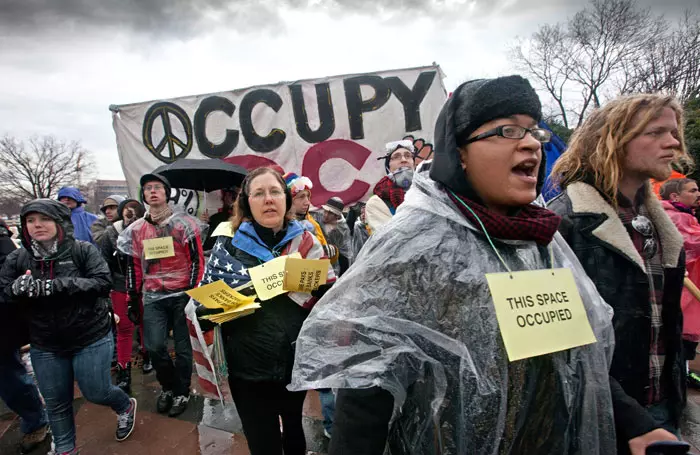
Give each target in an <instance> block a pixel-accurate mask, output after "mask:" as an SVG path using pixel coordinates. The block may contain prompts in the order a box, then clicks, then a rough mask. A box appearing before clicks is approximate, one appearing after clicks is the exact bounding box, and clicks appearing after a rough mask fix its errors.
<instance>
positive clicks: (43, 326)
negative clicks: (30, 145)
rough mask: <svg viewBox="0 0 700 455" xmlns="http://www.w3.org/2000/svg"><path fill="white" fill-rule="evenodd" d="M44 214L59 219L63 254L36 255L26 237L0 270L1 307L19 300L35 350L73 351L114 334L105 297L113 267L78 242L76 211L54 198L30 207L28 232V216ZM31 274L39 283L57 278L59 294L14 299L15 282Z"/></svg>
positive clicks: (93, 249)
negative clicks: (74, 218) (72, 216)
mask: <svg viewBox="0 0 700 455" xmlns="http://www.w3.org/2000/svg"><path fill="white" fill-rule="evenodd" d="M32 212H38V213H42V214H44V215H46V216H49V217H51V218H53V219H54V220H55V221H56V224H57V226H58V231H59V232H58V237H59V239H60V240H59V243H58V251H57V253H56V254H55V255H54V256H53V257H51V258H48V259H44V260H42V259H37V258H35V257H34V255H33V254H32V248H31V243H30V239H29V238H28V237H26V234H25V237H24V238H22V243H23V245H24V248H23V249H19V250H16V251H14V252H12V253H11V254H10V255H9V256H8V257H7V259H6V260H5V264H4V265H3V267H2V270H1V271H0V290H1V292H0V305H3V306H5V305H10V304H11V303H13V301H15V302H16V303H18V304H20V305H21V309H22V312H23V313H24V315H25V316H26V317H27V318H28V319H29V329H30V342H31V343H32V345H33V346H35V347H37V348H39V349H42V350H46V351H50V352H58V353H72V352H75V351H77V350H80V349H82V348H84V347H86V346H88V345H90V344H92V343H94V342H95V341H97V340H99V339H101V338H103V337H104V336H105V335H107V334H108V333H109V331H110V318H109V314H108V309H107V307H106V306H105V305H104V303H102V302H101V301H100V297H104V296H106V295H107V294H108V292H109V290H110V288H111V277H110V273H109V267H108V266H107V263H106V262H105V260H104V259H103V258H102V255H101V254H100V252H99V251H98V249H97V248H96V247H95V246H94V245H92V244H90V243H87V242H82V241H78V240H75V239H74V238H73V224H72V223H71V218H70V215H71V214H70V210H69V209H68V208H67V207H66V206H64V205H63V204H61V203H59V202H58V201H54V200H50V199H38V200H35V201H32V202H29V203H28V204H26V205H25V206H24V207H23V208H22V211H21V213H20V217H21V222H22V232H23V233H26V232H27V230H26V226H25V222H26V216H27V214H29V213H32ZM27 270H31V272H32V276H33V277H34V278H36V279H51V280H53V287H54V294H53V295H51V296H50V297H43V298H33V299H30V298H22V299H17V300H15V299H14V298H13V296H12V283H13V282H14V280H15V279H16V278H18V277H19V276H21V275H23V274H24V273H25V272H26V271H27Z"/></svg>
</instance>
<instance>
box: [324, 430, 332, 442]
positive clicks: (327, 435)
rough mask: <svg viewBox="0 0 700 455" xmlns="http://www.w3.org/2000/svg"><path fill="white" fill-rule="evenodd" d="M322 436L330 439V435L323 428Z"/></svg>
mask: <svg viewBox="0 0 700 455" xmlns="http://www.w3.org/2000/svg"><path fill="white" fill-rule="evenodd" d="M323 436H325V437H327V438H328V439H330V438H331V434H330V433H329V432H328V430H326V429H325V428H324V429H323Z"/></svg>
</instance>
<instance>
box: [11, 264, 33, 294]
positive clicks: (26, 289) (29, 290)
mask: <svg viewBox="0 0 700 455" xmlns="http://www.w3.org/2000/svg"><path fill="white" fill-rule="evenodd" d="M12 295H13V296H15V297H25V296H26V297H35V296H36V282H35V281H34V277H33V276H32V272H31V270H27V271H26V273H25V274H24V275H22V276H21V277H19V278H17V279H16V280H15V281H14V283H12Z"/></svg>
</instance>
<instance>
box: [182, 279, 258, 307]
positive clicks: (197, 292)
mask: <svg viewBox="0 0 700 455" xmlns="http://www.w3.org/2000/svg"><path fill="white" fill-rule="evenodd" d="M187 295H189V296H190V297H192V298H193V299H195V300H196V301H197V302H199V303H201V304H202V305H204V306H205V307H207V308H211V309H215V308H223V309H226V310H227V309H229V308H233V307H239V306H241V305H247V304H249V303H251V302H253V301H254V300H255V296H245V295H243V294H241V293H240V292H236V291H235V290H233V289H231V288H230V287H229V286H228V285H227V284H226V282H224V280H219V281H214V282H213V283H210V284H207V285H204V286H200V287H198V288H194V289H191V290H189V291H187Z"/></svg>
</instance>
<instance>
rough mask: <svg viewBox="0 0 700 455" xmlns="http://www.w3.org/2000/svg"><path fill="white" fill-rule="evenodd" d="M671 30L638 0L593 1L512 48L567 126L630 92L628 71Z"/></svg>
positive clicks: (630, 78) (520, 65)
mask: <svg viewBox="0 0 700 455" xmlns="http://www.w3.org/2000/svg"><path fill="white" fill-rule="evenodd" d="M665 28H670V27H669V25H668V23H667V22H666V21H664V20H663V19H662V18H659V17H654V16H652V15H651V13H650V10H649V9H642V8H639V7H638V6H637V4H636V2H635V0H591V1H590V3H589V4H588V6H587V7H586V8H584V9H583V10H581V11H579V12H578V13H576V14H575V15H574V16H573V17H572V18H571V19H569V20H568V21H566V22H565V23H561V24H556V25H544V26H542V27H541V28H540V29H539V31H537V32H536V33H535V34H533V35H532V36H531V37H530V38H529V39H527V40H521V41H520V43H519V45H518V46H517V47H516V48H515V49H513V56H514V60H515V62H516V64H517V65H518V66H519V67H520V68H521V69H524V70H525V72H526V73H527V74H528V75H529V76H530V77H531V78H532V79H533V81H534V82H535V83H536V84H537V85H540V86H543V87H544V88H545V90H546V91H547V92H548V94H549V95H550V96H551V98H552V100H553V101H554V103H555V104H556V105H557V106H558V110H559V111H560V116H561V119H562V123H563V124H564V125H565V126H567V127H568V126H569V125H576V126H579V125H580V124H581V123H582V122H583V120H584V119H585V116H586V114H587V113H588V111H589V110H590V109H591V108H595V107H599V106H600V105H601V103H602V102H603V101H604V99H605V98H606V96H607V95H608V94H610V95H613V96H614V95H617V94H619V93H620V89H621V88H622V87H624V88H625V90H631V87H632V86H633V85H635V84H637V83H636V82H634V80H633V78H632V77H631V75H632V73H631V72H630V71H625V68H627V67H629V66H630V65H631V64H632V63H631V62H640V64H641V62H642V61H643V59H642V56H643V55H644V53H645V52H646V51H647V50H648V49H649V47H650V46H653V42H654V41H655V40H657V39H658V37H659V36H661V35H663V31H664V30H665Z"/></svg>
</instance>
